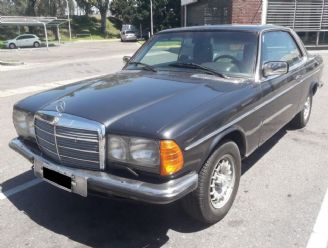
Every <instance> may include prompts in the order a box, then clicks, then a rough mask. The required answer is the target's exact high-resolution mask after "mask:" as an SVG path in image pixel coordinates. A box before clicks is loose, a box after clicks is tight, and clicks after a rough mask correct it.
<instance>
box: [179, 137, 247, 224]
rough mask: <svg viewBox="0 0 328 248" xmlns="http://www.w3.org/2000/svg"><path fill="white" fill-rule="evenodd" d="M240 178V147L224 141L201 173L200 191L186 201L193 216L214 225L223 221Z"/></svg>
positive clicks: (185, 204) (186, 206)
mask: <svg viewBox="0 0 328 248" xmlns="http://www.w3.org/2000/svg"><path fill="white" fill-rule="evenodd" d="M240 175H241V158H240V152H239V149H238V146H237V145H236V143H234V142H232V141H227V142H224V143H223V144H222V145H220V146H219V148H218V149H217V150H215V151H214V152H213V153H212V155H211V156H210V157H209V158H208V160H207V161H206V163H205V164H204V166H203V167H202V169H201V171H200V172H199V179H198V188H197V189H196V190H195V191H194V192H192V193H190V194H189V195H187V196H186V197H185V198H184V199H183V206H184V208H185V210H186V211H187V212H188V214H189V215H191V217H193V218H195V219H197V220H199V221H201V222H204V223H207V224H213V223H216V222H218V221H220V220H221V219H222V218H223V217H224V216H225V215H226V214H227V213H228V211H229V210H230V208H231V206H232V203H233V201H234V200H235V197H236V194H237V190H238V187H239V181H240Z"/></svg>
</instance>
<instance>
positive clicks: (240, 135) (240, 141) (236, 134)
mask: <svg viewBox="0 0 328 248" xmlns="http://www.w3.org/2000/svg"><path fill="white" fill-rule="evenodd" d="M226 140H231V141H233V142H235V143H236V145H237V146H238V148H239V152H240V156H241V158H243V157H245V156H246V154H247V140H246V135H245V133H244V131H243V130H242V129H241V128H240V127H231V128H228V129H227V130H225V131H223V132H222V133H220V134H218V135H217V136H216V137H215V138H214V139H213V140H212V142H211V144H210V147H209V154H208V156H210V155H211V154H212V153H213V152H214V151H215V150H216V149H217V148H218V147H219V146H220V145H221V144H222V142H224V141H226Z"/></svg>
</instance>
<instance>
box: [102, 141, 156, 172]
mask: <svg viewBox="0 0 328 248" xmlns="http://www.w3.org/2000/svg"><path fill="white" fill-rule="evenodd" d="M107 144H108V157H109V159H110V160H114V161H119V162H125V163H130V164H136V165H140V166H145V167H153V168H154V167H156V166H158V165H159V157H160V156H159V142H158V141H154V140H149V139H142V138H130V137H125V136H117V135H110V136H109V137H108V142H107Z"/></svg>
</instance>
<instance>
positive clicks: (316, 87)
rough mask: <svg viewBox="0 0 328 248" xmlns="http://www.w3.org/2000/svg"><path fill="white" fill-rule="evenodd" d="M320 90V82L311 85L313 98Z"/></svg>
mask: <svg viewBox="0 0 328 248" xmlns="http://www.w3.org/2000/svg"><path fill="white" fill-rule="evenodd" d="M318 88H319V82H317V81H314V82H312V83H311V86H310V93H311V94H312V96H314V95H315V93H317V90H318Z"/></svg>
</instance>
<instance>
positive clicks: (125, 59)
mask: <svg viewBox="0 0 328 248" xmlns="http://www.w3.org/2000/svg"><path fill="white" fill-rule="evenodd" d="M130 59H131V56H123V63H124V64H127V63H128V62H129V61H130Z"/></svg>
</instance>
